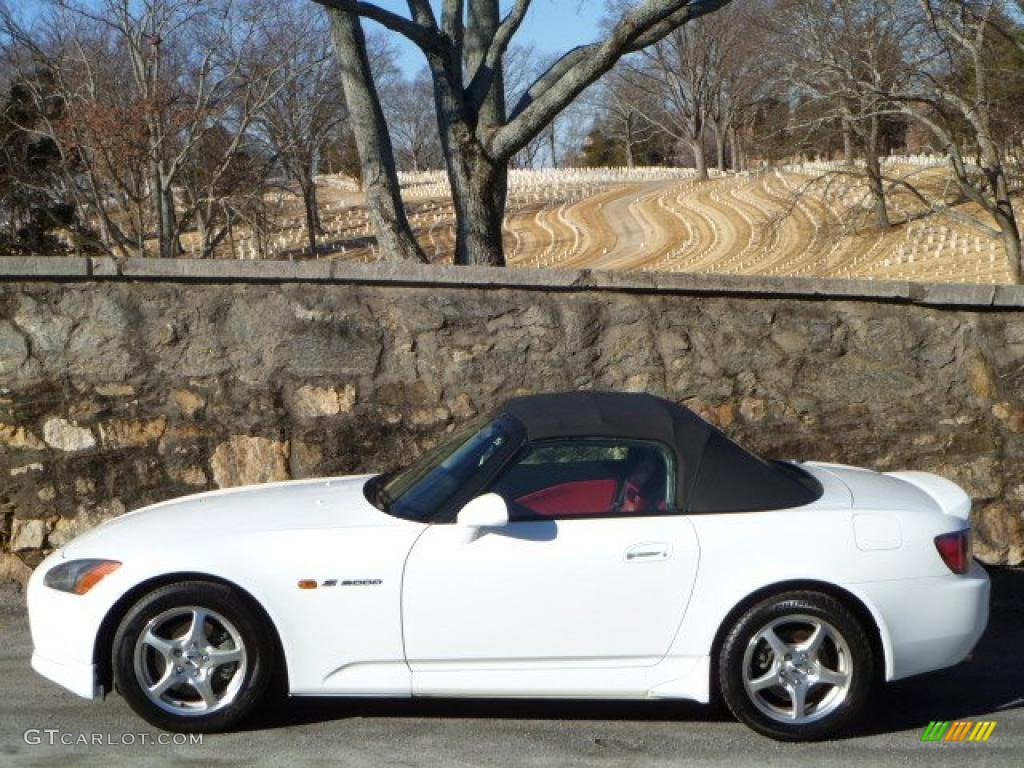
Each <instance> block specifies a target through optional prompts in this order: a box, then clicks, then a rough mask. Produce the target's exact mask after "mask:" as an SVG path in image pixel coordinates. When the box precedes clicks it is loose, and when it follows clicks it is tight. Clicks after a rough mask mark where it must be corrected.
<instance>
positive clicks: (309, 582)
mask: <svg viewBox="0 0 1024 768" xmlns="http://www.w3.org/2000/svg"><path fill="white" fill-rule="evenodd" d="M316 586H317V584H316V581H314V580H313V579H302V581H300V582H299V589H316Z"/></svg>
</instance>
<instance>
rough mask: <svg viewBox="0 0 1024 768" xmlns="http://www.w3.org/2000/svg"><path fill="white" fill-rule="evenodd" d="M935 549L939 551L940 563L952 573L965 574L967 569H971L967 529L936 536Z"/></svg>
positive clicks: (969, 541)
mask: <svg viewBox="0 0 1024 768" xmlns="http://www.w3.org/2000/svg"><path fill="white" fill-rule="evenodd" d="M935 548H936V549H937V550H939V555H941V556H942V562H944V563H945V564H946V566H947V567H948V568H949V570H951V571H952V572H953V573H960V574H963V573H967V569H968V568H970V567H971V531H970V529H969V528H965V529H964V530H962V531H955V532H953V533H944V534H942V535H941V536H936V537H935Z"/></svg>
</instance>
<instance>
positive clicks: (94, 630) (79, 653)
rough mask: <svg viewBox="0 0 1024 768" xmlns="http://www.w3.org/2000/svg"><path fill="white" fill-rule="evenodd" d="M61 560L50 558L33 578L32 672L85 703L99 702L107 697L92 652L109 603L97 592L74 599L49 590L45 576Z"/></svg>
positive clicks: (30, 587)
mask: <svg viewBox="0 0 1024 768" xmlns="http://www.w3.org/2000/svg"><path fill="white" fill-rule="evenodd" d="M60 560H61V558H60V555H59V554H57V553H54V554H52V555H50V556H49V557H48V558H46V559H45V560H43V562H42V563H41V564H40V565H39V567H38V568H36V570H35V572H34V573H33V574H32V578H31V579H29V583H28V589H27V599H28V620H29V628H30V629H31V631H32V647H33V652H32V669H34V670H35V671H36V672H38V673H39V674H41V675H42V676H43V677H45V678H47V679H48V680H52V681H53V682H55V683H57V684H58V685H62V686H63V687H65V688H67V689H68V690H70V691H72V692H73V693H76V694H78V695H79V696H82V697H83V698H86V699H95V698H98V697H102V695H103V690H102V688H101V687H100V686H99V685H98V683H97V679H96V665H95V664H94V659H93V651H94V645H95V642H96V636H97V634H98V632H99V628H100V624H101V622H102V620H103V615H104V613H105V611H104V608H105V603H104V602H103V601H100V600H97V599H96V597H94V596H93V594H92V593H90V594H88V595H73V594H68V593H66V592H59V591H58V590H55V589H51V588H50V587H47V586H45V585H44V584H43V576H44V574H45V573H46V571H48V570H49V569H50V568H52V567H53V566H54V565H56V564H57V563H59V562H60ZM96 589H97V590H98V589H99V587H96Z"/></svg>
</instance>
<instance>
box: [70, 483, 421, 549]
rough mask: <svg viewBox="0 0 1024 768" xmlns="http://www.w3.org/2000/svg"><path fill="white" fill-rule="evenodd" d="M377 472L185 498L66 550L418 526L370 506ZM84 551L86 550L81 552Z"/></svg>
mask: <svg viewBox="0 0 1024 768" xmlns="http://www.w3.org/2000/svg"><path fill="white" fill-rule="evenodd" d="M371 477H373V475H358V476H351V477H336V478H321V479H317V480H294V481H288V482H283V483H270V484H266V485H250V486H244V487H241V488H228V489H225V490H220V491H210V492H208V493H199V494H195V495H193V496H185V497H182V498H178V499H172V500H170V501H164V502H161V503H159V504H153V505H152V506H149V507H143V508H142V509H138V510H135V511H134V512H129V513H127V514H125V515H121V516H120V517H115V518H113V519H111V520H107V521H106V522H104V523H101V524H100V525H98V526H97V527H95V528H93V529H91V530H89V531H87V532H86V533H84V534H82V535H81V536H79V537H77V538H76V539H74V540H73V541H72V542H71V543H70V544H68V545H67V546H66V547H65V548H64V556H65V557H76V556H78V555H79V553H80V552H81V551H82V550H85V549H86V548H89V547H90V545H93V544H96V543H97V542H98V541H99V540H101V539H102V541H103V543H104V544H106V543H112V541H113V540H114V539H116V540H117V543H118V544H119V545H128V546H131V545H132V544H133V543H138V544H147V545H152V543H153V542H154V541H180V540H181V539H182V537H183V536H184V537H187V536H192V535H199V536H203V537H204V538H210V537H217V536H229V535H232V534H238V533H252V532H256V531H280V530H294V529H310V528H361V527H381V526H395V525H413V523H410V522H409V521H406V520H402V519H400V518H396V517H392V516H391V515H388V514H385V513H384V512H381V511H380V510H379V509H377V508H376V507H375V506H373V505H372V504H370V502H369V501H367V500H366V497H365V496H364V495H363V486H364V485H365V484H366V481H367V480H369V479H370V478H371ZM81 554H83V555H84V554H85V553H84V552H81Z"/></svg>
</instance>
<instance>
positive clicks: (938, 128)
mask: <svg viewBox="0 0 1024 768" xmlns="http://www.w3.org/2000/svg"><path fill="white" fill-rule="evenodd" d="M917 4H918V8H919V9H920V13H921V19H920V22H921V23H920V25H919V29H920V36H919V38H918V40H917V41H916V42H917V44H916V45H915V47H914V50H913V53H912V55H913V59H914V62H913V63H914V76H913V78H912V80H911V81H910V82H909V83H908V84H907V86H906V87H905V88H902V89H892V90H886V89H880V91H879V92H880V94H881V95H883V96H884V97H885V98H887V99H890V100H892V101H894V102H896V103H897V104H899V108H900V111H901V112H902V113H903V114H905V115H906V116H907V117H909V118H911V119H913V120H915V121H917V122H918V123H920V124H922V125H923V126H925V127H926V128H927V130H928V131H929V132H930V133H931V135H932V137H933V139H934V140H935V142H936V144H937V145H938V146H939V148H940V149H941V150H942V151H943V152H945V153H947V154H948V156H949V161H950V167H951V168H952V172H953V177H954V179H955V180H956V183H957V186H958V187H959V189H960V191H961V194H962V195H963V198H964V199H965V200H967V201H970V202H972V203H974V204H975V205H977V206H978V207H980V208H981V209H982V210H983V211H985V212H986V213H987V214H988V215H989V216H990V217H991V219H992V220H993V222H994V224H995V227H994V228H993V227H988V226H986V225H984V224H982V223H981V222H980V221H978V220H977V219H975V218H974V217H970V216H966V215H964V214H961V213H959V212H958V211H956V210H955V209H952V208H948V207H945V206H942V208H943V210H944V211H945V212H946V213H947V214H948V215H951V216H954V217H956V218H959V219H961V220H962V221H964V222H965V223H967V224H969V225H972V226H975V227H977V228H980V229H983V230H985V231H987V232H989V233H990V234H993V235H996V236H998V237H999V238H1000V239H1001V240H1002V243H1003V248H1004V250H1005V253H1006V258H1007V263H1008V265H1009V268H1010V273H1011V275H1012V277H1013V280H1014V281H1015V282H1017V283H1020V282H1021V281H1022V275H1024V263H1022V259H1024V256H1022V251H1021V235H1020V228H1019V225H1018V222H1017V219H1016V216H1015V214H1014V210H1013V204H1012V200H1011V185H1010V181H1009V177H1008V171H1007V167H1006V162H1005V158H1006V152H1007V147H1006V145H1005V137H1003V136H1000V134H999V132H998V130H997V119H996V117H997V111H998V107H997V105H996V104H995V102H994V100H993V94H994V87H995V84H994V82H993V77H994V73H993V61H992V56H991V54H992V49H993V45H994V43H995V41H996V40H1005V39H1006V37H1007V36H1008V33H1006V32H1005V31H1004V32H1003V33H1000V32H997V30H1000V29H1002V30H1005V29H1006V28H1007V27H1008V25H1009V22H1008V18H1009V17H1008V15H1007V14H1006V13H1005V4H1004V3H1002V2H1000V0H971V1H970V2H951V1H950V0H917ZM972 155H973V159H974V160H975V161H976V162H972ZM905 186H908V187H909V185H905ZM914 191H915V192H916V190H914ZM918 194H919V195H920V193H918ZM921 198H922V200H924V197H923V196H921Z"/></svg>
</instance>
